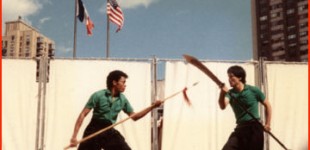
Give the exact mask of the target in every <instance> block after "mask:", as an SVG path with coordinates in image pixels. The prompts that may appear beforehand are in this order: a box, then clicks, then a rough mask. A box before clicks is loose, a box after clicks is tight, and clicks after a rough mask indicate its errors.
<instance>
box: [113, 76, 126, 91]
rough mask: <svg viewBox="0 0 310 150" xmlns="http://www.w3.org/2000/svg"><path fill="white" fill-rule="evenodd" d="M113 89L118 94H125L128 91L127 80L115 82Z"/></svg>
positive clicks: (123, 78) (122, 79)
mask: <svg viewBox="0 0 310 150" xmlns="http://www.w3.org/2000/svg"><path fill="white" fill-rule="evenodd" d="M113 87H114V89H115V90H116V91H117V92H120V93H121V92H124V91H125V89H126V78H125V77H121V78H120V79H119V80H118V81H113Z"/></svg>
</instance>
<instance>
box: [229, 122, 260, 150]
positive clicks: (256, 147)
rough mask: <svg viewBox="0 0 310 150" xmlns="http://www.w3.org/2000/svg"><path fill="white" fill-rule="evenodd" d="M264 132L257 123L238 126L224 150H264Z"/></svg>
mask: <svg viewBox="0 0 310 150" xmlns="http://www.w3.org/2000/svg"><path fill="white" fill-rule="evenodd" d="M263 148H264V130H263V128H262V126H261V125H260V124H259V123H258V122H255V121H248V122H245V123H241V124H238V125H237V127H236V128H235V130H234V132H233V133H231V135H230V137H229V139H228V141H227V143H226V144H225V145H224V147H223V150H263Z"/></svg>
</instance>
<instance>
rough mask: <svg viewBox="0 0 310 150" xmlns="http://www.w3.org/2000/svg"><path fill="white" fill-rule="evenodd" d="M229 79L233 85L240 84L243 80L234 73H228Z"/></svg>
mask: <svg viewBox="0 0 310 150" xmlns="http://www.w3.org/2000/svg"><path fill="white" fill-rule="evenodd" d="M228 81H229V84H230V86H231V87H235V86H236V85H238V84H239V83H240V82H241V79H240V78H238V77H236V76H235V75H234V74H232V73H228Z"/></svg>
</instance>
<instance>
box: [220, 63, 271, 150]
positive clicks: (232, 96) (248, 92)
mask: <svg viewBox="0 0 310 150" xmlns="http://www.w3.org/2000/svg"><path fill="white" fill-rule="evenodd" d="M227 74H228V78H229V84H230V86H231V87H232V89H230V90H228V88H227V87H226V86H225V85H224V86H223V87H221V92H220V95H219V106H220V108H221V109H225V108H226V106H227V105H228V104H230V105H231V107H232V109H233V111H234V114H235V118H236V123H237V126H236V128H235V130H234V132H232V133H231V135H230V137H229V139H228V141H227V143H226V144H225V145H224V147H223V150H263V147H264V130H263V128H262V126H261V125H260V124H259V122H257V121H255V119H254V118H253V117H251V116H250V115H249V114H248V113H247V112H245V111H244V109H243V108H242V107H244V108H245V109H246V110H248V111H249V112H250V113H251V114H252V115H253V116H254V117H255V118H256V119H260V116H259V112H258V103H261V104H262V105H263V106H264V108H265V114H266V120H265V125H264V128H265V129H266V130H268V131H269V130H270V121H271V106H270V103H269V101H268V100H267V99H266V97H265V95H264V94H263V93H262V92H261V90H260V89H258V88H257V87H255V86H251V85H247V84H246V79H245V78H246V73H245V71H244V69H243V68H242V67H240V66H232V67H230V68H229V69H228V70H227Z"/></svg>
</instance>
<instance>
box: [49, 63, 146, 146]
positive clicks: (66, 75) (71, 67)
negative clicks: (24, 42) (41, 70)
mask: <svg viewBox="0 0 310 150" xmlns="http://www.w3.org/2000/svg"><path fill="white" fill-rule="evenodd" d="M116 69H118V70H122V71H124V72H126V73H127V74H128V76H129V78H128V79H127V83H126V84H127V88H126V91H125V92H124V94H125V95H126V97H127V98H128V99H129V101H130V102H131V104H132V106H133V107H134V110H135V111H136V112H138V111H140V110H142V109H144V108H145V107H147V106H149V105H150V104H151V89H150V88H151V85H150V84H151V73H150V70H151V69H150V63H145V62H124V61H103V60H53V61H51V71H50V82H49V84H48V89H47V91H48V93H47V107H48V110H47V120H46V121H47V129H46V130H47V134H46V150H56V149H63V148H64V147H65V146H67V145H68V144H69V141H70V138H71V135H72V133H73V128H74V124H75V121H76V119H77V117H78V115H79V113H80V112H81V110H82V109H83V108H84V105H85V104H86V102H87V100H88V99H89V97H90V95H91V94H92V93H93V92H95V91H98V90H100V89H103V88H106V76H107V75H108V73H109V72H110V71H112V70H116ZM91 116H92V112H90V114H89V115H88V116H87V118H86V119H85V120H84V122H83V125H82V127H81V129H80V131H79V134H78V139H81V138H82V134H83V131H84V129H85V127H86V126H87V125H88V123H89V120H90V119H91ZM127 117H128V116H127V115H126V114H124V113H121V114H120V116H119V118H118V120H120V119H124V118H127ZM150 125H151V124H150V114H148V115H147V116H145V118H142V119H141V120H139V121H137V122H134V121H132V120H129V121H126V122H125V123H124V124H121V125H119V126H117V127H116V128H117V129H119V131H120V132H121V133H122V134H123V135H124V137H125V139H126V141H127V142H128V144H129V145H130V146H131V147H132V149H134V150H146V149H149V148H150V147H151V146H150V145H151V144H150V141H151V134H150V128H151V127H150ZM141 141H143V142H141Z"/></svg>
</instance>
